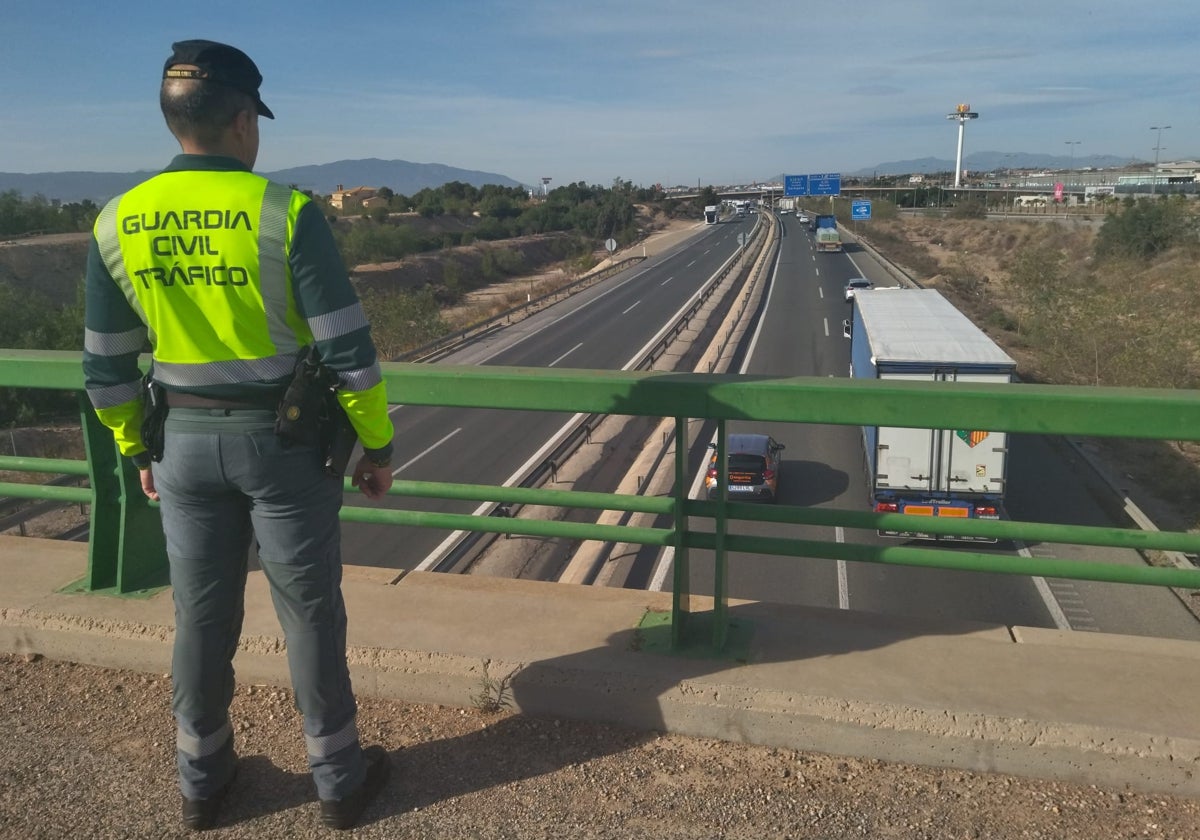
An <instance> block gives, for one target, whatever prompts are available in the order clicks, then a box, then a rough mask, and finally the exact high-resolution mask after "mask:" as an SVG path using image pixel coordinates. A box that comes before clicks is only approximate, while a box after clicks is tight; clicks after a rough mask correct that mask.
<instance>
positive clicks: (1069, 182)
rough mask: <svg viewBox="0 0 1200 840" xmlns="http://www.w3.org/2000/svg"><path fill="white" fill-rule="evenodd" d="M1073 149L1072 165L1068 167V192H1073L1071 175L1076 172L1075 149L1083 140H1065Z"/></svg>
mask: <svg viewBox="0 0 1200 840" xmlns="http://www.w3.org/2000/svg"><path fill="white" fill-rule="evenodd" d="M1063 142H1064V143H1066V144H1067V145H1068V146H1070V147H1071V165H1070V166H1068V167H1067V192H1068V193H1070V192H1071V173H1072V172H1073V171H1074V170H1075V147H1076V146H1078V145H1079V144H1080V143H1082V142H1083V141H1082V140H1064V141H1063Z"/></svg>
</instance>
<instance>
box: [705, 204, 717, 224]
mask: <svg viewBox="0 0 1200 840" xmlns="http://www.w3.org/2000/svg"><path fill="white" fill-rule="evenodd" d="M720 220H721V205H719V204H709V205H708V206H707V207H705V208H704V224H706V225H715V224H716V223H717V222H719V221H720Z"/></svg>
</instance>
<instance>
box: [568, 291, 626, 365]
mask: <svg viewBox="0 0 1200 840" xmlns="http://www.w3.org/2000/svg"><path fill="white" fill-rule="evenodd" d="M634 306H637V304H636V303H635V304H634ZM631 308H632V307H631ZM625 311H626V312H628V311H629V310H628V309H626V310H625ZM582 346H583V342H582V341H581V342H579V343H578V344H576V345H575V346H574V347H572V348H571V349H570V350H568V351H567V352H566V353H563V354H562V355H561V356H559V357H558V358H557V359H555V360H554V361H553V362H551V363H550V364H549V365H547V367H554V366H555V365H556V364H558V363H559V362H561V361H562V360H563V359H565V358H567V356H570V355H571V354H572V353H574V352H575V351H576V350H578V349H579V348H580V347H582Z"/></svg>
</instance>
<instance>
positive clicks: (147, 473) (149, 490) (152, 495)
mask: <svg viewBox="0 0 1200 840" xmlns="http://www.w3.org/2000/svg"><path fill="white" fill-rule="evenodd" d="M138 478H139V479H141V481H142V492H143V493H145V494H146V498H147V499H149V500H150V501H152V502H157V501H158V491H157V490H155V489H154V470H153V469H152V468H149V467H148V468H146V469H144V470H138Z"/></svg>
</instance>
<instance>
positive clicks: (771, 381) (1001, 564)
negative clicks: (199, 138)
mask: <svg viewBox="0 0 1200 840" xmlns="http://www.w3.org/2000/svg"><path fill="white" fill-rule="evenodd" d="M384 378H385V380H386V384H387V390H388V397H389V400H390V401H391V402H394V403H403V404H405V405H425V406H443V407H450V408H491V409H512V410H521V411H530V410H533V411H553V412H570V413H576V412H581V413H588V414H612V415H629V416H645V417H671V418H674V421H675V440H676V441H684V442H685V443H684V445H676V446H674V450H675V461H674V471H675V481H674V491H673V495H671V496H668V497H646V496H637V495H630V494H614V493H593V492H582V491H563V490H551V489H532V488H517V487H495V486H490V485H474V484H463V483H443V482H420V481H397V482H396V483H395V485H394V486H393V487H392V490H391V493H392V494H393V495H402V496H414V497H430V498H445V499H468V500H475V501H491V502H498V503H516V504H535V505H547V506H552V507H567V508H582V509H592V510H612V511H623V512H632V513H646V514H655V515H657V516H659V517H663V518H665V519H666V520H667V522H668V523H669V524H668V525H667V526H665V527H640V526H621V525H602V524H591V523H579V522H566V521H558V520H542V519H522V518H500V517H491V516H475V515H471V514H455V513H437V512H423V511H413V510H389V509H381V508H368V507H363V506H354V505H346V506H344V507H343V509H342V518H343V519H344V520H346V521H353V522H374V523H385V524H393V525H409V526H418V527H430V528H441V529H449V530H466V531H480V532H489V533H505V534H519V535H529V536H543V537H553V538H559V539H578V540H606V541H617V542H626V543H637V544H643V545H651V546H660V547H663V548H666V547H670V548H673V549H674V551H675V557H674V569H673V609H672V615H671V638H672V644H673V645H675V646H676V647H679V646H683V645H685V644H689V643H692V642H693V641H695V640H694V637H693V636H692V635H691V634H690V632H689V628H690V627H691V628H694V627H697V626H700V624H704V625H705V626H707V627H709V628H710V632H711V639H709V642H710V643H711V644H712V646H714V647H716V648H721V647H723V646H724V644H725V641H726V638H727V633H728V621H727V606H726V601H727V591H726V584H725V581H726V578H727V572H728V556H729V555H730V554H731V553H738V552H754V553H765V554H775V555H783V556H793V557H804V558H821V559H836V560H852V561H857V562H867V563H885V564H892V565H908V566H927V567H936V568H942V569H959V570H968V571H982V572H992V573H1004V574H1018V575H1036V576H1043V577H1060V578H1074V579H1084V580H1096V581H1110V582H1120V583H1136V584H1147V585H1155V586H1175V587H1184V588H1200V569H1180V568H1159V567H1152V566H1124V565H1116V564H1111V563H1099V562H1080V561H1064V560H1053V559H1046V558H1036V559H1034V558H1025V557H1017V556H998V555H994V554H985V553H980V552H973V551H970V550H963V549H962V548H961V547H956V548H953V549H947V548H942V547H938V546H937V545H936V544H930V545H928V546H918V545H906V544H897V545H868V544H855V543H838V542H833V541H822V540H801V539H792V538H786V537H767V536H753V535H745V534H738V533H734V532H733V531H732V530H731V524H732V523H734V522H737V521H761V522H782V523H795V524H807V525H825V526H842V527H844V528H849V529H872V530H875V529H878V530H896V531H923V532H926V533H936V534H945V535H950V534H955V535H963V536H977V537H988V538H995V539H1003V540H1009V539H1012V540H1020V541H1030V542H1031V541H1039V542H1051V543H1068V544H1076V545H1094V546H1116V547H1123V548H1133V549H1138V550H1164V551H1180V552H1185V553H1190V554H1200V534H1197V533H1187V532H1169V531H1165V532H1164V531H1140V530H1132V529H1124V528H1115V527H1114V528H1105V527H1089V526H1078V525H1059V524H1045V523H1029V522H1013V521H985V520H966V521H964V520H958V519H953V520H950V519H946V520H939V519H937V518H932V519H931V518H929V517H922V516H909V515H904V514H895V513H888V514H877V513H873V512H867V511H861V510H857V511H852V510H831V509H827V508H808V507H793V506H782V505H773V506H762V505H753V504H748V503H740V502H731V501H726V500H720V501H707V500H694V499H688V498H687V497H686V493H687V491H688V488H689V485H690V481H689V478H690V473H691V471H690V469H689V466H688V464H687V450H688V446H687V445H686V441H687V423H688V421H689V420H691V419H708V420H713V421H716V424H717V429H718V441H719V443H718V446H719V447H721V450H722V451H723V448H724V441H725V426H726V424H727V422H728V421H730V420H752V421H767V422H788V423H820V424H834V425H851V426H858V425H863V424H878V425H886V426H902V427H909V428H941V429H946V428H951V429H953V428H973V429H989V430H995V431H1005V432H1026V433H1034V434H1067V435H1080V436H1095V437H1127V438H1144V439H1157V440H1200V392H1197V391H1171V390H1150V389H1130V388H1083V387H1068V386H1046V385H1026V384H1013V385H997V384H982V383H961V382H893V381H864V380H851V379H831V378H826V377H763V376H742V375H736V374H691V373H661V372H646V371H594V370H564V369H557V368H556V369H545V368H512V367H507V368H506V367H491V366H483V367H460V366H451V365H420V364H404V363H387V364H385V365H384ZM82 384H83V383H82V373H81V370H80V359H79V355H78V354H75V353H62V352H43V351H16V350H0V387H27V388H52V389H62V390H71V391H78V390H79V389H81V388H82ZM81 416H82V420H83V428H84V439H85V444H86V447H87V452H88V460H87V462H86V463H85V462H75V461H63V460H61V459H56V460H51V459H30V458H20V459H17V458H0V469H6V470H13V469H23V470H37V471H42V472H48V473H73V474H79V473H82V472H86V473H87V474H88V475H89V476H90V478H91V488H90V490H89V489H80V488H51V487H44V486H34V485H15V484H12V483H0V496H14V495H22V496H25V497H33V498H61V499H63V500H67V501H71V502H77V501H84V500H86V501H87V502H89V503H90V504H91V505H92V515H91V524H92V528H91V537H90V545H89V570H88V578H87V580H86V581H85V583H84V587H83V588H85V589H87V590H90V591H99V590H105V591H113V592H116V593H126V592H130V591H132V590H136V589H139V588H144V587H147V586H152V585H160V584H161V583H164V582H165V580H164V574H165V565H166V563H165V551H164V548H163V538H162V530H161V526H160V524H159V521H158V514H157V511H156V510H154V506H153V505H151V504H150V503H149V502H147V500H146V499H145V497H144V496H143V495H142V493H141V491H140V486H139V484H138V481H137V475H136V470H134V469H133V468H132V466H131V465H130V464H128V462H127V460H125V459H121V458H120V457H118V455H117V453H116V448H115V446H114V444H113V441H112V436H111V434H110V433H109V432H108V430H107V429H105V428H104V427H103V426H101V425H100V424H99V423H98V422H97V421H96V419H95V415H94V413H93V412H92V411H91V410H90V408H89V407H88V405H87V404H86V400H85V399H83V398H82V396H81ZM718 463H721V464H723V463H724V459H719V460H718ZM720 484H721V485H722V486H724V484H725V482H724V481H720ZM52 494H53V495H52ZM84 496H86V497H87V498H86V499H85V498H84ZM693 519H696V520H697V521H698V522H699V523H706V524H707V525H708V526H709V527H708V529H707V530H705V529H697V528H694V527H693V525H692V522H691V521H692V520H693ZM692 548H696V549H710V550H712V551H714V552H715V564H716V565H715V575H714V581H715V583H714V591H713V593H712V595H713V596H714V608H713V610H712V611H711V615H706V616H704V620H703V621H694V620H693V619H694V618H695V616H693V613H692V610H691V609H690V606H689V597H688V596H689V589H690V588H689V571H690V570H689V563H688V550H689V549H692Z"/></svg>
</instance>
